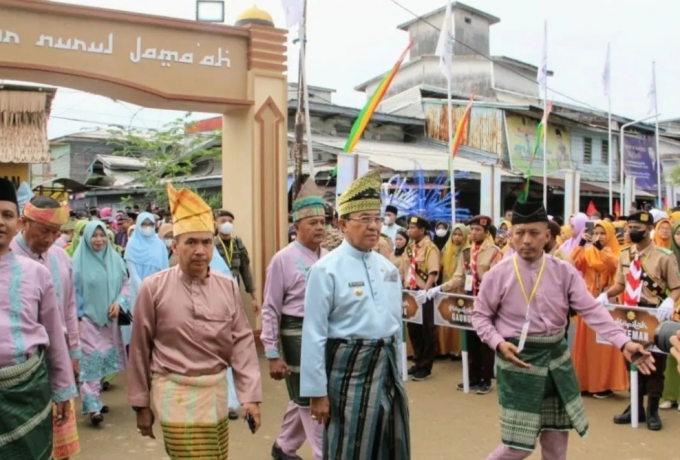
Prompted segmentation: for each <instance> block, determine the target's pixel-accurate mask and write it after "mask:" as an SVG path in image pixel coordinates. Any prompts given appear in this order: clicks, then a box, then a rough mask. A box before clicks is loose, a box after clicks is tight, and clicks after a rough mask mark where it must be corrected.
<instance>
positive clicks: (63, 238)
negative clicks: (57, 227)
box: [61, 233, 73, 243]
mask: <svg viewBox="0 0 680 460" xmlns="http://www.w3.org/2000/svg"><path fill="white" fill-rule="evenodd" d="M61 239H62V240H63V241H64V242H66V243H69V242H70V241H71V240H72V239H73V235H69V234H66V233H63V234H62V235H61Z"/></svg>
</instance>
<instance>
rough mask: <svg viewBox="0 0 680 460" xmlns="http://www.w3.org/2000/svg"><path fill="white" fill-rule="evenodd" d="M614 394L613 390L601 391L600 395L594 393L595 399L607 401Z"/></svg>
mask: <svg viewBox="0 0 680 460" xmlns="http://www.w3.org/2000/svg"><path fill="white" fill-rule="evenodd" d="M613 394H614V392H613V391H612V390H606V391H600V392H599V393H593V398H595V399H607V398H608V397H610V396H612V395H613Z"/></svg>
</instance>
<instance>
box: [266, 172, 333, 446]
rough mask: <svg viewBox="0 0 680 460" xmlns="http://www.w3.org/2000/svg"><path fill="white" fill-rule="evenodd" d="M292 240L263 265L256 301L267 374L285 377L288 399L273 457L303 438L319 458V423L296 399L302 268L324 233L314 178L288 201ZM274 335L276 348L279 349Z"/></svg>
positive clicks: (305, 401)
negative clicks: (259, 307)
mask: <svg viewBox="0 0 680 460" xmlns="http://www.w3.org/2000/svg"><path fill="white" fill-rule="evenodd" d="M292 214H293V223H294V225H295V231H296V233H297V239H296V240H295V241H293V242H292V243H291V244H289V245H288V246H286V247H285V248H283V249H282V250H280V251H279V252H277V253H276V255H275V256H274V257H273V258H272V261H271V263H270V264H269V267H268V268H267V281H266V282H265V285H264V303H263V304H262V335H261V340H262V344H263V345H264V349H265V354H266V356H267V359H268V360H269V375H270V376H271V377H272V378H273V379H274V380H281V379H286V387H287V388H288V395H289V397H290V401H289V402H288V408H287V409H286V414H285V415H284V416H283V425H282V426H281V433H280V434H279V437H278V438H277V439H276V441H275V442H274V446H273V447H272V457H273V458H274V459H275V460H294V459H297V458H299V457H297V456H296V454H297V450H298V449H299V448H300V447H301V446H302V444H303V443H304V442H305V439H307V440H309V444H310V445H311V446H312V451H313V453H314V458H315V459H316V460H321V458H322V456H323V450H322V449H323V428H324V427H323V425H321V424H319V423H317V422H316V421H315V420H312V414H311V412H310V410H309V398H302V397H300V353H301V351H302V319H303V317H304V314H305V289H306V287H307V272H308V271H309V269H310V268H311V266H312V265H314V264H315V263H316V261H317V260H319V259H320V258H321V257H323V256H325V255H326V254H328V251H327V250H325V249H323V248H321V243H323V240H324V237H325V235H326V232H325V226H326V217H325V212H324V201H323V199H322V198H321V193H320V192H319V189H318V188H317V187H316V185H315V184H314V180H313V179H310V180H307V182H305V183H304V184H303V186H302V189H301V190H300V194H299V195H298V197H297V198H296V200H295V202H293V213H292ZM279 338H280V340H281V350H280V352H279Z"/></svg>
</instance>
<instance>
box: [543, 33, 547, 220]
mask: <svg viewBox="0 0 680 460" xmlns="http://www.w3.org/2000/svg"><path fill="white" fill-rule="evenodd" d="M543 46H544V49H543V56H544V59H545V63H543V65H545V84H544V85H543V118H544V120H543V206H544V207H545V209H546V210H547V209H548V117H547V110H548V21H547V20H546V21H545V25H544V35H543Z"/></svg>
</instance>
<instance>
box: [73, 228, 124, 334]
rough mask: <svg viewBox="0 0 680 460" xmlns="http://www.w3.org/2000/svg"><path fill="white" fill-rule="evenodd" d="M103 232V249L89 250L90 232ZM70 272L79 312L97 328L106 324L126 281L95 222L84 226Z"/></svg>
mask: <svg viewBox="0 0 680 460" xmlns="http://www.w3.org/2000/svg"><path fill="white" fill-rule="evenodd" d="M97 229H101V231H102V232H104V238H105V239H106V246H104V249H102V250H100V251H95V250H94V249H92V243H91V242H90V240H91V239H92V236H94V232H95V231H96V230H97ZM73 272H74V275H75V276H74V277H75V282H76V289H77V290H78V292H79V293H80V295H81V297H82V299H83V313H84V314H85V316H87V317H88V318H89V319H90V320H91V321H92V322H94V323H95V324H96V325H98V326H106V325H107V324H109V323H110V321H111V320H110V319H109V307H110V306H111V304H112V303H113V302H115V301H116V300H117V299H118V295H119V294H120V291H121V289H122V287H123V281H124V280H125V278H127V270H126V268H125V262H124V261H123V259H122V257H120V255H118V253H117V252H116V250H115V249H114V248H113V246H112V244H111V242H110V241H109V239H108V237H107V236H106V226H104V223H103V222H101V221H98V220H93V221H90V222H88V223H87V225H86V226H85V229H84V231H83V236H82V238H81V240H80V244H79V245H78V247H77V248H76V251H75V253H74V254H73Z"/></svg>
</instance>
